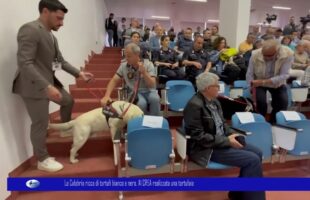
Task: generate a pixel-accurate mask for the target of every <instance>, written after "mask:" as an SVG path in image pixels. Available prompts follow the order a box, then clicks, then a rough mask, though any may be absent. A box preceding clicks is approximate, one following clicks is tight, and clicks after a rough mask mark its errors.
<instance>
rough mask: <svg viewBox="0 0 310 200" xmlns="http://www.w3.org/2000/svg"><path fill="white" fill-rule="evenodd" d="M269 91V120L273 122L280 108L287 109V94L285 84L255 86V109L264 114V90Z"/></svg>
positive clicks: (265, 107) (265, 104)
mask: <svg viewBox="0 0 310 200" xmlns="http://www.w3.org/2000/svg"><path fill="white" fill-rule="evenodd" d="M267 91H269V92H270V94H271V98H272V101H271V106H272V112H271V119H270V122H271V123H274V122H275V121H276V120H275V119H276V118H275V116H276V113H277V112H279V111H281V110H287V106H288V95H287V88H286V85H282V86H281V87H278V88H267V87H257V88H256V106H257V111H258V112H259V113H260V114H261V115H263V116H265V115H266V113H267V100H266V92H267Z"/></svg>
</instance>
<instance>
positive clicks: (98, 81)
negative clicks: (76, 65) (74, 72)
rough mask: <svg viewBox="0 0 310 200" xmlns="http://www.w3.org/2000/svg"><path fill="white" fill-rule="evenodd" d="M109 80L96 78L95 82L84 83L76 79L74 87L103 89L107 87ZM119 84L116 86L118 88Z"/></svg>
mask: <svg viewBox="0 0 310 200" xmlns="http://www.w3.org/2000/svg"><path fill="white" fill-rule="evenodd" d="M110 80H111V78H96V79H95V81H91V82H88V83H87V82H85V81H84V80H82V79H80V78H78V79H76V86H77V87H78V88H104V87H106V86H107V85H108V83H109V81H110ZM119 86H120V84H119V85H118V86H117V87H119Z"/></svg>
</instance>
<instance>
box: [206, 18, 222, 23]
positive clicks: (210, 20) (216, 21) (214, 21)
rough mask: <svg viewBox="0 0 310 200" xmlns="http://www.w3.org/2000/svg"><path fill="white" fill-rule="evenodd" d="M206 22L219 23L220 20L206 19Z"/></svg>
mask: <svg viewBox="0 0 310 200" xmlns="http://www.w3.org/2000/svg"><path fill="white" fill-rule="evenodd" d="M208 22H213V23H219V22H220V20H218V19H208Z"/></svg>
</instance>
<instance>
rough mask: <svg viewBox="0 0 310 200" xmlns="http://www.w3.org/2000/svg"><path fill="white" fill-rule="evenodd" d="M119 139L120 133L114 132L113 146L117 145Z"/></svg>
mask: <svg viewBox="0 0 310 200" xmlns="http://www.w3.org/2000/svg"><path fill="white" fill-rule="evenodd" d="M121 138H122V132H121V131H116V133H115V135H114V138H113V143H114V144H118V143H120V142H121Z"/></svg>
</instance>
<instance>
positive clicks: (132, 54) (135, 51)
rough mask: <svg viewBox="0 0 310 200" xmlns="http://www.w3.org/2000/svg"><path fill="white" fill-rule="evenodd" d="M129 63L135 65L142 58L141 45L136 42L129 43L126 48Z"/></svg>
mask: <svg viewBox="0 0 310 200" xmlns="http://www.w3.org/2000/svg"><path fill="white" fill-rule="evenodd" d="M125 57H126V60H127V63H128V64H130V65H134V64H136V63H138V62H139V60H140V47H139V46H138V45H137V44H135V43H129V44H128V45H127V46H126V48H125Z"/></svg>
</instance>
